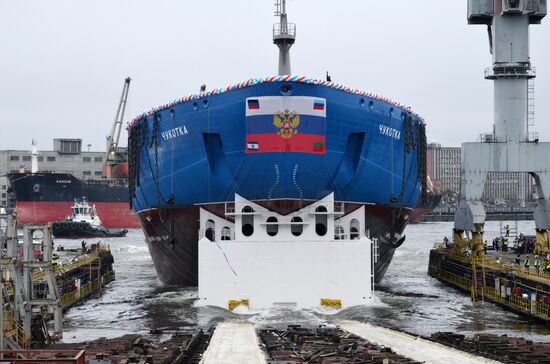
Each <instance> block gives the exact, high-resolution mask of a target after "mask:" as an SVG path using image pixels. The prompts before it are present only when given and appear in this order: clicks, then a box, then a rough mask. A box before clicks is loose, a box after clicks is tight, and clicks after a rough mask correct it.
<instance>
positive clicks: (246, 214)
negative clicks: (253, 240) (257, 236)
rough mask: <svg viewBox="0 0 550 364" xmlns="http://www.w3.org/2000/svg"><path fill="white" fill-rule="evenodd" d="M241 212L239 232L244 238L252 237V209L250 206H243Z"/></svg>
mask: <svg viewBox="0 0 550 364" xmlns="http://www.w3.org/2000/svg"><path fill="white" fill-rule="evenodd" d="M242 212H243V215H242V226H241V231H242V233H243V235H244V236H252V234H254V209H253V208H252V207H250V206H245V207H243V209H242Z"/></svg>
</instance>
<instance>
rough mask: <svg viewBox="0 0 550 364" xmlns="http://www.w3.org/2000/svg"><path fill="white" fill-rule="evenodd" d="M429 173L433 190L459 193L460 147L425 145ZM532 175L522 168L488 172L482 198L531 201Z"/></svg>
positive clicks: (436, 144)
mask: <svg viewBox="0 0 550 364" xmlns="http://www.w3.org/2000/svg"><path fill="white" fill-rule="evenodd" d="M427 158H428V175H429V176H430V179H431V181H432V184H433V188H434V190H435V191H436V192H439V193H445V192H452V193H455V194H459V193H460V159H461V148H460V147H443V146H441V144H438V143H430V144H429V145H428V156H427ZM534 192H535V189H534V187H533V179H532V178H531V176H529V175H528V174H527V173H521V172H490V173H488V174H487V180H486V182H485V189H484V192H483V196H484V200H485V201H492V202H506V203H524V202H529V201H533V200H534V199H535V198H534V197H535V196H534Z"/></svg>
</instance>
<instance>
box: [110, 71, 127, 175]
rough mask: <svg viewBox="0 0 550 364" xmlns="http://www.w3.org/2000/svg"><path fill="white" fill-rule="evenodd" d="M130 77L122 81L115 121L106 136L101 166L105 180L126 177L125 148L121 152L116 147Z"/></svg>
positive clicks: (120, 149)
mask: <svg viewBox="0 0 550 364" xmlns="http://www.w3.org/2000/svg"><path fill="white" fill-rule="evenodd" d="M131 80H132V79H131V78H130V77H126V79H125V80H124V87H123V88H122V94H121V95H120V101H119V103H118V108H117V112H116V115H115V120H114V122H113V127H112V128H111V133H110V134H109V135H108V136H107V153H106V155H105V164H104V165H103V177H106V178H125V177H128V155H127V153H126V148H124V150H122V148H120V147H119V146H118V142H119V140H120V131H121V130H122V121H123V120H124V111H125V110H126V103H127V102H128V92H129V90H130V81H131Z"/></svg>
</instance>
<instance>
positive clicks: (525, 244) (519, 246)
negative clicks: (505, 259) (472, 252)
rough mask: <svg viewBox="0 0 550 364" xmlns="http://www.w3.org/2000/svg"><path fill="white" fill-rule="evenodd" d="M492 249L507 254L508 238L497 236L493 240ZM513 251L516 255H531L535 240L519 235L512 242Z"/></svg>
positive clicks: (508, 248)
mask: <svg viewBox="0 0 550 364" xmlns="http://www.w3.org/2000/svg"><path fill="white" fill-rule="evenodd" d="M493 249H494V250H495V251H497V252H498V251H503V252H508V251H509V250H510V247H509V236H506V235H505V236H497V237H496V238H494V239H493ZM511 249H513V250H514V251H515V252H516V254H533V253H534V251H535V238H534V237H531V236H527V235H524V234H519V236H518V237H517V238H516V239H515V240H514V242H513V247H512V248H511Z"/></svg>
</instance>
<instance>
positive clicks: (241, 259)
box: [199, 237, 373, 308]
mask: <svg viewBox="0 0 550 364" xmlns="http://www.w3.org/2000/svg"><path fill="white" fill-rule="evenodd" d="M371 247H372V242H371V240H369V239H368V238H366V237H362V238H361V239H356V240H336V241H291V242H281V241H271V242H267V241H219V242H217V243H215V242H211V241H210V240H208V239H206V238H203V239H201V240H200V241H199V299H200V300H199V304H200V305H211V306H219V307H225V308H227V307H228V303H229V301H230V300H249V306H250V307H251V308H267V307H272V306H277V305H284V306H290V307H298V308H311V307H319V306H321V299H329V300H340V302H341V305H342V307H350V306H356V305H363V304H368V303H369V302H370V301H371V300H372V299H373V287H372V283H371V282H372V267H371V256H372V253H371Z"/></svg>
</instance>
